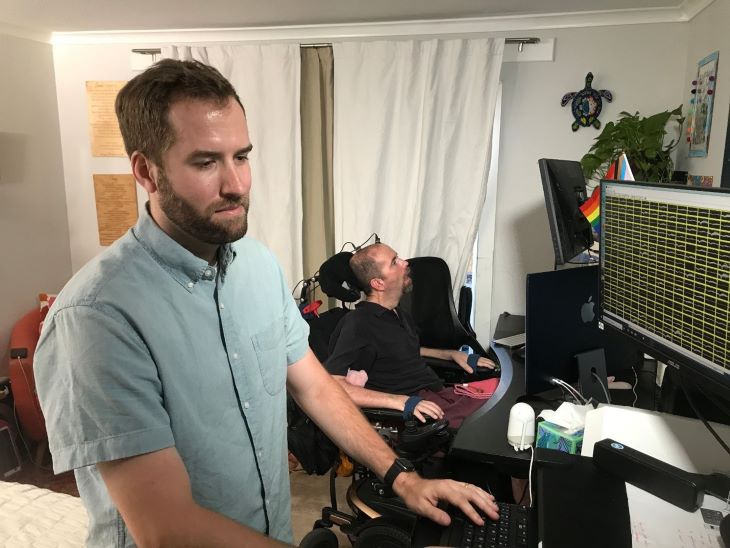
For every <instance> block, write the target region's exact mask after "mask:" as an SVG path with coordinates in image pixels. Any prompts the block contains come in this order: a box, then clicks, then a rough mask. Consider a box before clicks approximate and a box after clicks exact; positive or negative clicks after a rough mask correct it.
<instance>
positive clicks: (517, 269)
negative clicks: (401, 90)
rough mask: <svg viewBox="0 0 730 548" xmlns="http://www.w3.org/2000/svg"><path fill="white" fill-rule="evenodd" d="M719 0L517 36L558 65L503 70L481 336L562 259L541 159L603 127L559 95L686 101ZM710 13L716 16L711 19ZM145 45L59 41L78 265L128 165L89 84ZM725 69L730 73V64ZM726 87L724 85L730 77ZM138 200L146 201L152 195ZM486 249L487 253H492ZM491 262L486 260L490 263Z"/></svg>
mask: <svg viewBox="0 0 730 548" xmlns="http://www.w3.org/2000/svg"><path fill="white" fill-rule="evenodd" d="M715 4H719V5H721V6H722V7H719V8H718V7H716V6H715V5H714V4H713V6H711V7H710V8H708V9H707V10H705V12H703V13H701V14H700V16H699V18H701V19H698V22H696V23H695V22H691V23H657V24H641V25H623V26H612V27H589V28H574V29H567V28H566V29H557V30H546V31H530V32H527V33H517V34H530V35H536V36H540V37H543V38H553V37H554V38H556V49H555V59H554V61H552V62H534V63H529V62H522V63H506V64H505V66H504V69H503V74H502V79H503V98H504V99H503V109H504V110H503V113H502V136H501V143H500V145H501V152H500V158H499V163H500V173H499V183H498V184H499V187H498V191H497V192H498V197H497V200H498V202H497V204H498V205H497V215H498V216H497V219H496V227H495V233H496V243H495V250H494V254H493V258H494V264H495V267H494V277H493V281H492V284H493V288H494V291H493V297H492V302H491V303H486V304H485V303H482V302H480V301H479V293H480V292H481V293H482V294H484V287H480V286H479V285H478V286H477V288H476V292H477V309H476V325H475V328H476V329H477V332H478V333H479V334H480V337H481V338H482V339H486V338H488V336H489V335H488V334H486V335H485V334H484V333H482V328H483V326H484V325H486V323H487V319H488V318H490V316H491V320H492V325H494V322H495V321H496V318H497V316H498V315H499V313H500V312H502V311H505V310H506V311H509V312H512V313H524V280H525V275H526V274H527V273H528V272H539V271H544V270H550V269H552V266H553V252H552V245H551V242H550V235H549V229H548V223H547V216H546V213H545V206H544V200H543V195H542V187H541V183H540V177H539V173H538V168H537V160H538V159H539V158H542V157H547V158H565V159H575V160H579V159H580V158H581V156H582V155H583V154H585V153H586V152H587V151H588V148H589V147H590V145H591V143H592V140H593V139H594V138H595V137H596V136H597V135H598V133H599V132H598V131H597V130H595V129H593V128H581V129H580V130H579V131H578V132H577V133H573V132H572V130H571V128H570V125H571V122H572V118H571V115H570V110H569V107H564V108H561V107H560V98H561V97H562V96H563V94H564V93H566V92H568V91H573V90H579V89H581V88H582V87H583V85H584V78H585V75H586V73H587V72H588V71H592V72H593V73H594V75H595V81H594V85H595V87H598V88H607V89H609V90H611V91H612V92H613V94H614V97H615V99H614V101H613V103H604V111H603V113H602V115H601V120H602V121H603V123H606V122H608V121H609V120H615V119H616V118H617V116H618V113H619V112H620V111H622V110H628V111H636V110H638V111H639V112H641V113H642V114H645V115H648V114H653V113H655V112H658V111H661V110H665V109H670V108H674V107H676V106H677V105H679V104H682V103H683V102H684V101H685V100H686V95H687V90H688V87H687V85H686V80H687V78H686V77H685V73H686V72H687V70H688V66H689V64H690V63H694V62H695V61H696V60H695V59H693V60H692V61H689V60H688V54H691V56H692V57H693V58H694V57H698V56H697V55H695V54H694V53H692V50H693V48H694V47H695V46H690V33H691V32H692V29H693V28H695V27H696V28H698V29H699V30H698V32H704V28H705V26H707V25H709V24H713V25H715V26H717V27H719V25H720V23H719V21H715V22H712V17H713V12H712V11H711V10H715V11H722V10H725V11H726V10H727V7H726V2H725V0H722V1H720V2H715ZM708 13H709V15H708ZM708 19H709V20H710V21H709V22H703V21H706V20H708ZM719 19H720V18H719V17H718V20H719ZM692 25H694V26H695V27H693V26H692ZM715 31H716V29H714V30H713V32H715ZM511 34H514V33H511ZM717 34H719V32H717ZM145 45H146V44H87V45H68V44H59V45H56V46H55V47H54V54H55V68H56V73H57V87H58V102H59V114H60V126H61V135H62V138H63V142H64V150H63V158H64V167H65V178H66V193H67V199H68V216H69V230H70V237H71V256H72V267H73V270H74V271H75V270H77V269H78V268H80V266H82V265H83V264H84V263H85V262H86V261H88V260H89V259H90V258H91V257H93V256H94V255H95V254H97V253H98V252H99V251H100V250H101V247H100V246H99V245H98V241H97V229H96V216H95V214H94V203H93V185H92V181H91V177H90V174H91V173H104V172H107V173H114V172H127V170H128V167H127V160H126V159H124V158H119V159H108V158H90V157H89V152H88V151H89V137H88V120H87V112H86V96H85V90H84V82H85V81H86V80H107V79H108V80H125V79H128V78H130V77H131V76H132V75H133V72H132V71H131V69H130V50H131V48H133V47H145ZM527 47H529V46H527ZM698 47H699V46H698ZM700 49H701V50H702V51H704V49H706V48H702V47H700ZM698 58H699V57H698ZM721 67H722V56H721ZM726 72H727V73H728V75H729V76H730V71H726ZM720 73H721V74H722V68H721V69H720ZM719 84H720V86H722V84H723V81H722V80H721V81H720V83H719ZM722 87H724V88H725V90H726V91H725V92H723V93H726V92H728V91H730V85H724V86H722ZM720 91H722V90H720ZM716 100H717V101H718V103H721V102H723V101H724V102H725V105H724V107H722V106H718V107H717V108H718V111H720V110H722V108H724V109H725V110H727V96H726V95H722V96H719V97H718V98H717V99H716ZM723 132H724V125H723V124H722V123H718V121H717V118H716V120H715V125H714V127H713V141H712V143H713V146H714V147H718V153H717V157H718V160H717V162H718V166H719V164H720V162H721V159H720V158H719V157H720V156H721V152H720V150H721V145H722V144H723V143H722V142H723V141H724V139H723V138H721V137H722V133H723ZM718 169H719V168H718ZM139 198H140V200H144V196H139ZM485 240H486V239H485V238H482V241H485ZM480 253H481V254H482V257H483V253H484V252H483V250H480ZM487 263H488V261H485V260H482V261H481V268H484V265H485V264H487ZM487 279H488V276H485V275H484V273H483V272H482V273H481V275H480V273H478V274H477V284H483V283H485V282H484V280H487Z"/></svg>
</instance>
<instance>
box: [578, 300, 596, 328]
mask: <svg viewBox="0 0 730 548" xmlns="http://www.w3.org/2000/svg"><path fill="white" fill-rule="evenodd" d="M595 307H596V303H594V302H593V296H592V295H591V296H590V297H588V301H587V302H584V303H583V306H581V307H580V319H581V320H583V323H590V322H592V321H593V319H594V318H595V317H596V313H595V311H594V309H595Z"/></svg>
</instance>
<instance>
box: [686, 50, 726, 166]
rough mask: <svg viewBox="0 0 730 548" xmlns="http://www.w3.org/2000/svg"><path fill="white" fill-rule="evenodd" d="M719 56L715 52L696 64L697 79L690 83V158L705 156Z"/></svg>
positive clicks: (717, 52) (710, 125)
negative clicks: (691, 95) (691, 85)
mask: <svg viewBox="0 0 730 548" xmlns="http://www.w3.org/2000/svg"><path fill="white" fill-rule="evenodd" d="M719 55H720V52H719V51H716V52H714V53H711V54H710V55H708V56H707V57H705V58H704V59H702V60H701V61H700V62H699V63H697V78H696V79H695V81H694V82H692V84H693V89H692V93H693V94H694V97H693V98H692V99H691V101H690V104H691V105H692V108H691V116H690V120H689V136H688V140H689V155H690V156H696V157H705V156H707V148H708V146H709V144H710V128H711V127H712V103H713V101H714V99H715V82H716V81H717V60H718V57H719Z"/></svg>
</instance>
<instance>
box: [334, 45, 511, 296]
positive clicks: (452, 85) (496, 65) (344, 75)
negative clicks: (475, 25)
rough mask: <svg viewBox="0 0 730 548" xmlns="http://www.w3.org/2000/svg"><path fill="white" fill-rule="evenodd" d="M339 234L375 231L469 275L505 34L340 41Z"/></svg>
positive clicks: (405, 250) (407, 251)
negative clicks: (438, 258)
mask: <svg viewBox="0 0 730 548" xmlns="http://www.w3.org/2000/svg"><path fill="white" fill-rule="evenodd" d="M333 50H334V56H335V114H334V208H335V242H336V245H337V247H338V249H339V248H340V247H341V246H342V244H343V242H346V241H353V242H356V243H359V242H361V241H363V240H365V238H367V237H368V235H370V233H372V232H377V233H378V234H379V235H380V237H381V239H382V240H383V241H384V242H385V243H388V244H389V245H391V246H392V247H393V248H394V249H395V250H396V251H398V253H399V254H400V255H401V256H402V257H415V256H424V255H435V256H438V257H442V258H443V259H444V260H445V261H446V262H447V263H448V265H449V268H450V269H451V275H452V278H453V284H454V287H455V288H458V287H460V286H461V285H462V284H463V282H464V276H465V273H466V268H467V266H468V263H469V259H470V257H471V253H472V249H473V245H474V238H475V235H476V231H477V227H478V225H479V218H480V215H481V212H482V207H483V205H484V200H485V196H486V189H487V175H488V173H489V165H490V152H491V146H490V145H491V138H492V124H493V120H494V111H495V105H496V100H497V90H498V87H499V74H500V70H501V66H502V54H503V51H504V40H503V39H488V38H480V39H468V40H462V39H454V40H421V41H414V40H404V41H376V42H342V43H335V44H333Z"/></svg>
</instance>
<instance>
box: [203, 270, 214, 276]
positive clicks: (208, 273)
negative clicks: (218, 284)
mask: <svg viewBox="0 0 730 548" xmlns="http://www.w3.org/2000/svg"><path fill="white" fill-rule="evenodd" d="M211 274H213V272H212V271H211V270H206V271H205V275H206V276H210V275H211Z"/></svg>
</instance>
